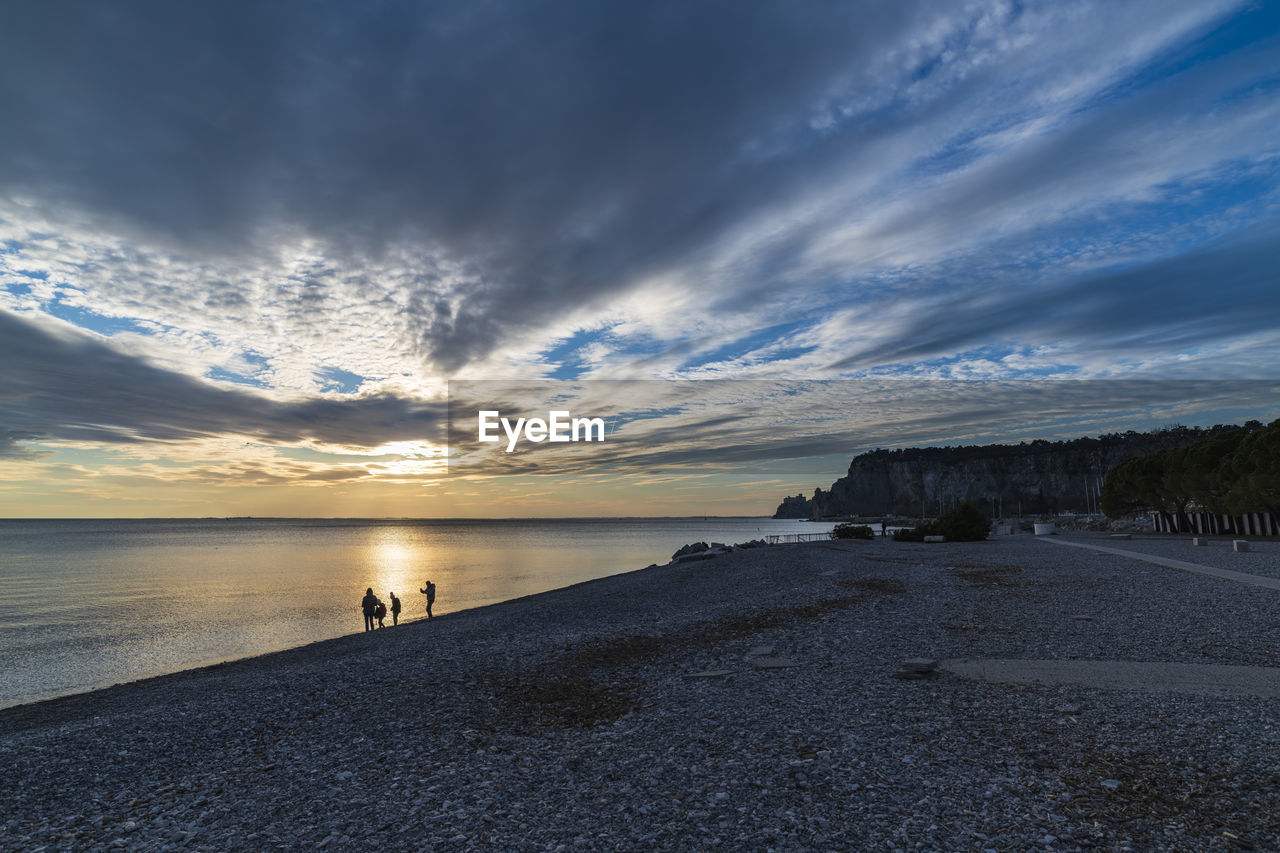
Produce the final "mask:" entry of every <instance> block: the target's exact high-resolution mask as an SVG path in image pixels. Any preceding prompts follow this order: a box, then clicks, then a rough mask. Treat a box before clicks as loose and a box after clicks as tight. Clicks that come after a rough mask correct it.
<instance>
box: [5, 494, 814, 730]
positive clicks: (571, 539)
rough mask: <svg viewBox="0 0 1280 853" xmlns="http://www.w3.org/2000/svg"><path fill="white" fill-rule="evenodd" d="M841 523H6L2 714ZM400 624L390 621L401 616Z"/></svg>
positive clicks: (740, 520) (757, 520)
mask: <svg viewBox="0 0 1280 853" xmlns="http://www.w3.org/2000/svg"><path fill="white" fill-rule="evenodd" d="M830 527H831V525H830V524H815V523H806V522H796V521H781V520H778V521H775V520H773V519H766V518H712V519H701V518H699V519H687V518H680V519H652V518H640V519H579V520H544V519H537V520H504V521H470V520H467V521H464V520H434V521H380V520H378V521H375V520H363V519H349V520H343V519H227V520H223V519H198V520H192V519H143V520H67V519H58V520H7V519H0V707H7V706H9V705H15V704H18V703H22V702H29V701H32V700H34V699H45V698H49V697H53V696H59V695H63V694H66V693H75V692H80V691H83V690H90V689H93V688H96V687H105V686H108V685H111V684H116V683H119V682H122V681H131V680H134V679H137V678H144V677H147V676H151V675H160V674H163V673H167V672H177V671H178V670H182V669H188V668H190V667H193V666H201V665H204V664H209V663H216V662H218V661H224V660H230V659H233V658H239V657H246V656H249V655H255V654H261V653H263V652H268V651H276V650H279V649H284V648H288V647H291V646H298V645H302V644H305V643H309V642H312V641H314V640H320V639H325V638H328V637H336V636H339V635H341V634H347V633H352V632H355V631H360V630H362V629H363V619H362V617H361V615H360V611H359V601H360V598H361V596H363V594H364V591H365V588H366V587H370V586H371V587H373V590H374V592H375V593H377V594H378V596H379V597H381V598H382V599H383V600H384V601H387V602H388V603H389V601H390V598H389V596H388V593H390V592H395V593H396V595H398V596H399V597H400V598H401V600H402V601H403V602H404V612H403V614H402V618H404V619H418V618H421V617H423V616H425V604H426V599H425V596H423V595H421V594H419V592H418V590H419V589H420V588H422V586H423V585H424V582H425V581H426V579H428V578H430V579H431V580H433V581H435V583H436V586H437V598H436V603H435V606H434V607H433V613H435V614H436V615H440V614H442V613H448V612H450V611H454V610H460V609H463V608H467V607H476V606H478V605H482V604H491V603H493V602H495V601H503V600H506V599H509V598H515V597H518V596H522V595H528V594H530V593H534V592H542V591H544V590H548V589H555V588H556V587H562V586H566V585H568V584H572V583H577V582H578V581H583V580H588V579H591V578H598V577H604V576H606V575H611V574H616V573H618V572H625V571H630V570H632V569H638V568H642V567H644V566H646V565H648V564H650V563H665V562H666V561H667V560H669V559H670V558H671V553H672V552H673V551H675V550H676V549H677V548H678V547H680V546H681V545H684V544H686V543H688V542H697V541H707V542H712V541H717V542H726V543H733V542H742V541H746V540H748V539H756V538H760V537H763V536H764V535H766V534H770V533H791V532H809V533H813V532H818V531H821V530H828V529H830ZM387 622H388V624H390V617H389V616H388V618H387Z"/></svg>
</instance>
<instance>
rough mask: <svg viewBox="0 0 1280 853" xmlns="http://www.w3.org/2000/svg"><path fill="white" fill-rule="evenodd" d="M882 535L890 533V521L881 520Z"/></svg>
mask: <svg viewBox="0 0 1280 853" xmlns="http://www.w3.org/2000/svg"><path fill="white" fill-rule="evenodd" d="M880 535H881V536H888V535H889V522H887V521H885V520H884V519H881V520H880Z"/></svg>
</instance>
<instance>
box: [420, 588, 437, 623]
mask: <svg viewBox="0 0 1280 853" xmlns="http://www.w3.org/2000/svg"><path fill="white" fill-rule="evenodd" d="M418 592H420V593H422V594H423V595H425V596H426V597H427V618H428V619H430V618H431V605H433V604H435V603H436V585H435V584H433V583H432V582H431V581H427V585H426V587H424V588H423V589H420V590H418Z"/></svg>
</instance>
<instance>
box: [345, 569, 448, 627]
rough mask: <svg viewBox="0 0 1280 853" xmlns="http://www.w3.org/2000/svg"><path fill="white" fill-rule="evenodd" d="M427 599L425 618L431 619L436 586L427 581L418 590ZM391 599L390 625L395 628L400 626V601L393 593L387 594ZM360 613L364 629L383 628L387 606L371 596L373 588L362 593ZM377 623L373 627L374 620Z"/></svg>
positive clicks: (374, 596) (376, 597)
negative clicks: (362, 616)
mask: <svg viewBox="0 0 1280 853" xmlns="http://www.w3.org/2000/svg"><path fill="white" fill-rule="evenodd" d="M418 591H419V592H421V593H422V594H423V595H425V596H426V597H427V618H428V619H430V618H431V605H433V604H435V603H436V585H435V584H434V583H432V582H431V581H427V583H426V586H425V587H423V588H422V589H420V590H418ZM387 595H388V596H390V598H391V625H392V627H395V626H396V625H399V624H400V599H398V598H396V594H395V593H394V592H389V593H387ZM360 611H361V612H362V613H363V614H364V629H365V630H366V631H372V630H374V629H375V628H385V627H387V626H386V625H384V624H383V622H382V620H383V619H385V618H386V617H387V605H385V604H383V603H382V599H380V598H378V596H376V595H374V594H373V587H369V588H368V589H366V590H365V591H364V598H362V599H360ZM375 619H376V620H377V621H378V624H377V625H376V626H375V625H374V624H373V622H374V620H375Z"/></svg>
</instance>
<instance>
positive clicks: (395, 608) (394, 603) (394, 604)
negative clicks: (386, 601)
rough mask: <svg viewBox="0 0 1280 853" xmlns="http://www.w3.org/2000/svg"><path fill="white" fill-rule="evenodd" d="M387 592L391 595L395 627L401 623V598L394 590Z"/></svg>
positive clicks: (392, 624) (392, 623) (392, 617)
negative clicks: (397, 596)
mask: <svg viewBox="0 0 1280 853" xmlns="http://www.w3.org/2000/svg"><path fill="white" fill-rule="evenodd" d="M387 594H388V595H390V596H391V627H392V628H394V627H395V626H397V625H399V624H400V599H398V598H396V594H395V593H394V592H391V593H387Z"/></svg>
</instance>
